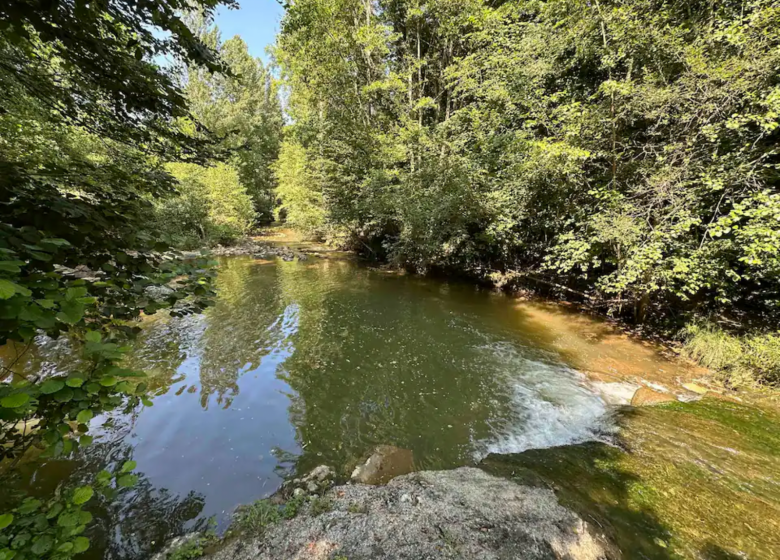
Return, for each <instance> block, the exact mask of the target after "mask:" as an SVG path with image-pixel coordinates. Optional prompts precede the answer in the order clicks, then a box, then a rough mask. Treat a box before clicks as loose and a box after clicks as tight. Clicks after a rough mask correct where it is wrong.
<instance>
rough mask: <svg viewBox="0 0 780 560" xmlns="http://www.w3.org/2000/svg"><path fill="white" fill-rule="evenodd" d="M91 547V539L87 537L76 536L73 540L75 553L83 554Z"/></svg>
mask: <svg viewBox="0 0 780 560" xmlns="http://www.w3.org/2000/svg"><path fill="white" fill-rule="evenodd" d="M88 548H89V539H88V538H87V537H76V539H75V540H74V541H73V554H81V553H82V552H84V551H85V550H87V549H88Z"/></svg>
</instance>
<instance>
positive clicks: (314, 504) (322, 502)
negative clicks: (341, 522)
mask: <svg viewBox="0 0 780 560" xmlns="http://www.w3.org/2000/svg"><path fill="white" fill-rule="evenodd" d="M332 510H333V500H331V499H330V498H326V497H324V496H315V497H314V498H312V500H311V505H310V506H309V512H310V513H311V514H312V515H313V516H315V517H316V516H318V515H322V514H323V513H328V512H329V511H332Z"/></svg>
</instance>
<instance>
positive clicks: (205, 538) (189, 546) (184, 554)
mask: <svg viewBox="0 0 780 560" xmlns="http://www.w3.org/2000/svg"><path fill="white" fill-rule="evenodd" d="M216 541H217V536H216V534H214V533H213V532H211V531H209V532H206V533H203V534H201V535H199V536H198V537H196V538H193V539H190V540H188V541H187V542H185V543H184V544H182V545H181V546H180V547H178V548H177V549H175V550H173V551H171V552H169V553H168V555H167V557H166V560H193V559H194V558H200V557H201V556H203V555H204V554H205V552H206V547H208V546H209V545H212V544H214V543H215V542H216Z"/></svg>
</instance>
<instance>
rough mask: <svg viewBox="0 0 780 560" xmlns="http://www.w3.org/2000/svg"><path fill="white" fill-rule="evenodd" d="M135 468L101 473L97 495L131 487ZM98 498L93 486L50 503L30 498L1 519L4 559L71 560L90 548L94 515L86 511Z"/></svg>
mask: <svg viewBox="0 0 780 560" xmlns="http://www.w3.org/2000/svg"><path fill="white" fill-rule="evenodd" d="M134 468H135V464H132V462H128V463H125V464H124V465H122V467H121V468H120V469H119V470H118V471H117V472H115V473H110V472H108V471H101V472H100V473H99V474H98V476H97V478H96V486H97V492H99V493H102V494H109V493H110V492H111V491H112V489H113V488H114V487H119V486H131V485H132V477H133V476H134V475H131V474H129V473H130V471H132V470H133V469H134ZM94 495H95V488H93V487H92V486H80V487H78V488H74V489H72V490H65V491H64V492H60V491H58V492H57V493H56V494H55V495H54V497H52V498H51V499H49V500H48V501H46V502H43V501H41V500H38V499H35V498H26V499H25V500H24V501H22V503H21V504H20V505H19V506H18V507H16V508H14V509H13V510H11V512H9V513H5V514H3V515H0V558H2V559H3V560H11V559H12V558H14V559H16V560H30V559H37V558H41V557H45V558H56V559H60V558H63V559H64V558H71V557H72V556H74V555H76V554H81V553H82V552H84V551H86V550H87V549H88V548H89V539H88V538H87V537H85V536H84V535H83V533H84V531H85V530H86V528H87V525H89V523H90V522H91V521H92V514H91V513H89V512H88V511H85V510H84V506H85V504H87V503H88V502H89V501H90V500H92V497H93V496H94Z"/></svg>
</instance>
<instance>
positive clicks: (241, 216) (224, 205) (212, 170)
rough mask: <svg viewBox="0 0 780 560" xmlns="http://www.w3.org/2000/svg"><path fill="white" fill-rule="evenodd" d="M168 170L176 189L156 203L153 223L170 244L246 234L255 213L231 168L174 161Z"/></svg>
mask: <svg viewBox="0 0 780 560" xmlns="http://www.w3.org/2000/svg"><path fill="white" fill-rule="evenodd" d="M168 170H169V171H170V172H171V173H172V174H173V175H174V177H176V179H177V180H178V181H179V189H178V193H177V195H175V196H173V197H171V198H168V199H166V200H164V201H163V202H162V203H160V204H158V205H157V217H156V227H157V229H158V230H160V232H161V233H162V234H163V235H164V236H166V237H167V238H169V239H170V241H171V243H172V244H174V245H176V246H180V247H193V246H197V245H204V244H205V245H208V244H211V243H222V244H229V243H232V242H234V241H235V240H236V239H238V238H240V237H243V236H244V235H246V233H247V232H248V231H249V229H250V227H251V226H252V223H253V222H254V218H255V214H254V209H253V205H252V199H251V197H250V196H249V195H248V194H247V192H246V189H245V188H244V187H243V186H242V185H241V183H240V182H239V177H238V173H237V172H236V170H235V169H233V168H232V167H231V166H229V165H226V164H224V163H222V164H218V165H215V166H212V167H202V166H199V165H193V164H184V163H177V164H171V165H169V166H168Z"/></svg>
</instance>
